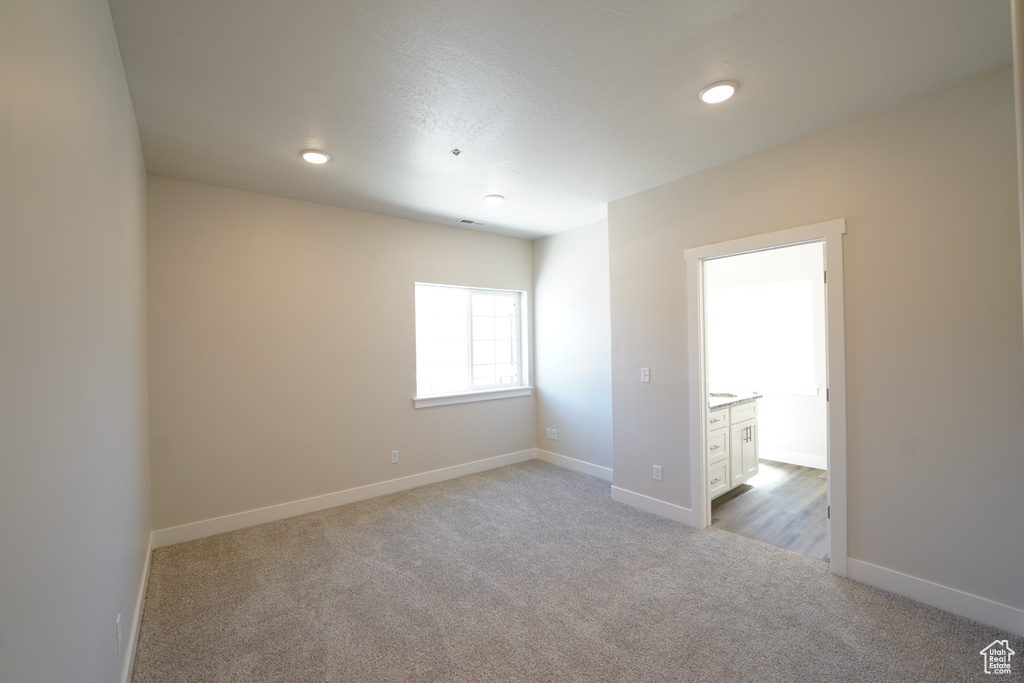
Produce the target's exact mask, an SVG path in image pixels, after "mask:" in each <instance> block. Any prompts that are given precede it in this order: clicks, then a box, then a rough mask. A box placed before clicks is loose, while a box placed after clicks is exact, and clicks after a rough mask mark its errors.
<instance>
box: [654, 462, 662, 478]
mask: <svg viewBox="0 0 1024 683" xmlns="http://www.w3.org/2000/svg"><path fill="white" fill-rule="evenodd" d="M654 481H661V465H655V466H654Z"/></svg>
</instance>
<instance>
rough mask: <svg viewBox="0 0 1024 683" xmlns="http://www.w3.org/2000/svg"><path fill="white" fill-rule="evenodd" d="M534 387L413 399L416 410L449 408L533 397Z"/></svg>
mask: <svg viewBox="0 0 1024 683" xmlns="http://www.w3.org/2000/svg"><path fill="white" fill-rule="evenodd" d="M532 394H533V387H513V388H510V389H487V390H486V391H467V392H465V393H461V394H441V395H440V396H423V397H414V398H413V399H412V404H413V407H415V408H433V407H434V406H448V405H453V404H455V403H473V402H476V401H493V400H494V399H498V398H515V397H516V396H531V395H532Z"/></svg>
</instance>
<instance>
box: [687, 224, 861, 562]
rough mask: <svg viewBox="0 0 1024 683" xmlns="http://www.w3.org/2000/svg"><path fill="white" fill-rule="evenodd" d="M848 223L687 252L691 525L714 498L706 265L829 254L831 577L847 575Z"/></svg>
mask: <svg viewBox="0 0 1024 683" xmlns="http://www.w3.org/2000/svg"><path fill="white" fill-rule="evenodd" d="M844 234H846V219H845V218H837V219H834V220H830V221H825V222H823V223H815V224H813V225H805V226H802V227H798V228H790V229H788V230H779V231H777V232H770V233H765V234H761V235H754V236H752V237H743V238H740V239H735V240H729V241H727V242H718V243H716V244H709V245H705V246H700V247H693V248H690V249H686V250H685V251H684V254H683V255H684V260H685V262H686V296H687V306H686V307H687V336H688V345H687V346H688V348H689V354H688V355H689V359H688V363H689V378H690V381H689V384H690V410H689V413H690V415H689V418H690V443H689V449H690V455H689V460H690V506H691V508H692V520H693V526H696V527H697V528H699V529H703V528H705V527H707V526H709V525H710V524H711V499H710V498H709V497H708V489H707V485H706V482H707V461H706V459H705V458H704V457H703V454H704V449H705V448H706V444H705V440H706V433H705V429H704V425H705V424H706V420H707V412H708V405H707V401H706V400H703V398H702V397H703V396H704V394H705V393H706V388H705V387H706V386H707V377H706V366H705V362H706V358H707V351H706V349H705V343H706V335H705V328H704V325H705V319H704V316H705V311H704V302H705V297H704V288H705V283H704V262H705V261H709V260H712V259H717V258H724V257H726V256H735V255H737V254H745V253H750V252H755V251H765V250H768V249H778V248H780V247H788V246H793V245H796V244H805V243H808V242H821V243H823V244H824V251H825V271H826V272H827V273H828V279H827V282H826V285H825V330H826V361H825V366H826V371H827V378H826V384H825V386H826V387H827V389H826V391H828V505H829V507H830V510H831V519H830V521H829V546H830V549H829V558H830V566H831V569H832V573H833V574H837V575H839V576H846V573H847V566H846V559H847V556H846V544H847V537H846V331H845V306H844V293H843V235H844Z"/></svg>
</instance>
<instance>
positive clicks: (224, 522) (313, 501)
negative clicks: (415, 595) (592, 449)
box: [153, 448, 537, 548]
mask: <svg viewBox="0 0 1024 683" xmlns="http://www.w3.org/2000/svg"><path fill="white" fill-rule="evenodd" d="M536 457H537V449H535V448H528V449H526V450H525V451H518V452H516V453H507V454H505V455H498V456H495V457H493V458H484V459H483V460H475V461H473V462H467V463H464V464H462V465H453V466H452V467H444V468H441V469H439V470H431V471H430V472H422V473H420V474H413V475H410V476H408V477H401V478H399V479H390V480H388V481H382V482H378V483H376V484H368V485H366V486H357V487H356V488H352V489H346V490H344V491H336V492H334V493H325V494H324V495H321V496H314V497H312V498H304V499H302V500H295V501H292V502H290V503H281V504H279V505H271V506H268V507H265V508H258V509H256V510H248V511H246V512H238V513H236V514H233V515H225V516H223V517H215V518H213V519H206V520H203V521H201V522H193V523H191V524H182V525H181V526H175V527H169V528H167V529H159V530H157V531H154V532H153V547H154V548H160V547H163V546H165V545H172V544H174V543H182V542H184V541H192V540H195V539H197V538H205V537H206V536H213V535H214V534H221V533H224V532H225V531H235V530H237V529H244V528H246V527H250V526H256V525H257V524H264V523H266V522H275V521H277V520H279V519H286V518H288V517H295V516H296V515H304V514H306V513H309V512H317V511H319V510H326V509H327V508H333V507H337V506H339V505H345V504H347V503H355V502H358V501H360V500H367V499H369V498H376V497H377V496H386V495H388V494H389V493H398V492H399V491H405V490H407V489H414V488H416V487H418V486H424V485H426V484H434V483H437V482H439V481H445V480H447V479H455V478H457V477H464V476H466V475H467V474H475V473H477V472H483V471H485V470H490V469H494V468H496V467H504V466H505V465H513V464H515V463H517V462H525V461H527V460H533V459H534V458H536Z"/></svg>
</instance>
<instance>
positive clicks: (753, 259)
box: [704, 242, 828, 469]
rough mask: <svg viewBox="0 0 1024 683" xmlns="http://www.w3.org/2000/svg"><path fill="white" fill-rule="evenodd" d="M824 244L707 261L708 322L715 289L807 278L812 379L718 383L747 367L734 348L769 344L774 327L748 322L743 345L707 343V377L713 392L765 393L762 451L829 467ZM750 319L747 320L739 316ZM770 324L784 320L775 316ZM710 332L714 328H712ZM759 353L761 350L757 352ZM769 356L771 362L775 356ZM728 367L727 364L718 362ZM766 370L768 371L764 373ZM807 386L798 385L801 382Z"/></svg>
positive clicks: (795, 461) (777, 457) (741, 350)
mask: <svg viewBox="0 0 1024 683" xmlns="http://www.w3.org/2000/svg"><path fill="white" fill-rule="evenodd" d="M822 249H823V244H822V243H820V242H818V243H811V244H801V245H796V246H792V247H786V248H784V249H771V250H768V251H759V252H754V253H750V254H740V255H737V256H730V257H727V258H722V259H714V260H710V261H707V262H706V263H705V271H704V282H705V289H706V293H707V298H708V300H709V305H708V308H707V320H708V322H707V323H706V324H707V325H708V326H710V325H711V324H712V320H713V316H714V314H715V310H714V305H713V304H710V301H711V300H712V299H713V298H714V295H713V293H714V291H715V290H728V289H732V288H737V287H754V286H759V285H771V284H779V283H789V282H794V281H800V282H805V283H806V285H804V286H805V287H807V289H808V291H809V293H810V299H809V304H810V305H809V310H808V313H809V318H808V323H809V325H808V327H809V330H808V331H809V332H810V336H811V339H810V340H809V341H810V343H809V344H808V348H807V349H806V350H807V354H806V361H807V363H808V366H809V368H810V369H811V372H812V373H813V378H812V381H809V382H808V381H803V379H802V378H792V379H790V380H789V381H788V382H785V383H782V384H772V383H770V382H769V383H766V382H755V384H749V383H747V384H743V385H741V386H731V387H730V386H729V385H728V383H727V384H723V385H721V386H720V387H718V388H716V387H715V384H716V377H720V376H722V375H727V374H728V371H729V368H730V366H734V365H735V366H740V367H742V365H743V363H742V359H734V358H731V357H729V356H728V355H723V354H728V353H730V352H736V353H747V351H748V349H749V348H750V347H757V346H764V342H763V339H764V336H763V335H764V334H769V333H770V332H771V330H767V329H758V328H751V327H749V326H747V327H746V328H745V329H744V330H743V332H742V334H743V344H742V345H741V346H740V347H738V348H736V349H732V350H729V349H725V348H723V349H719V348H715V347H714V346H709V348H708V378H709V382H710V387H711V391H731V390H733V389H736V390H757V391H760V392H761V393H762V394H764V398H762V399H761V400H760V401H759V404H758V432H757V433H758V442H759V443H758V452H759V456H760V457H761V458H762V459H765V460H775V461H778V462H788V463H791V464H794V465H802V466H805V467H817V468H819V469H825V467H826V463H827V455H828V429H827V427H828V414H827V411H828V404H827V402H826V401H825V386H826V375H827V372H826V365H825V360H826V356H825V351H826V349H825V284H824V279H823V277H822V273H823V272H824V268H825V267H824V261H823V251H822ZM738 322H740V323H741V324H746V323H744V322H743V321H738ZM771 324H779V323H777V322H776V321H772V322H771V323H769V325H771ZM709 333H710V329H709ZM755 355H756V354H755ZM761 360H762V361H763V360H767V362H768V363H771V362H772V360H771V359H770V358H768V359H761ZM716 366H726V367H716ZM762 374H764V373H762ZM801 384H804V385H807V386H798V385H801Z"/></svg>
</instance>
